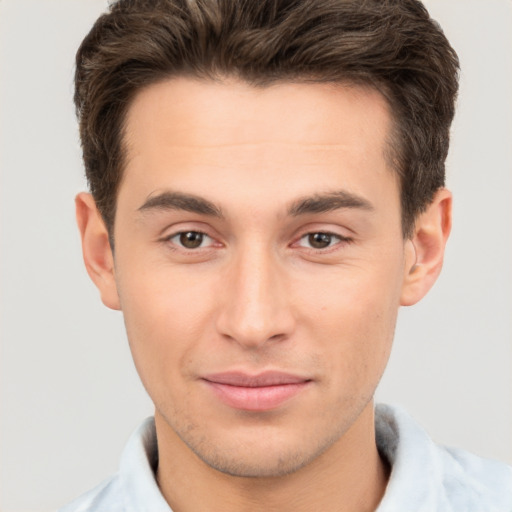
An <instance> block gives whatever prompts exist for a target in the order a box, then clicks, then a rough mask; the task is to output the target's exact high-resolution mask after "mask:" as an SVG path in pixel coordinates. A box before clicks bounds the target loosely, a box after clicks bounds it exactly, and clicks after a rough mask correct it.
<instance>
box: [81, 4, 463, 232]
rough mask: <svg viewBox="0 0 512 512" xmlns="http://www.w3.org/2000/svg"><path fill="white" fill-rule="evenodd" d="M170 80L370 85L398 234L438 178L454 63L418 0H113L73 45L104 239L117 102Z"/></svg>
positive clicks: (116, 151) (117, 175)
mask: <svg viewBox="0 0 512 512" xmlns="http://www.w3.org/2000/svg"><path fill="white" fill-rule="evenodd" d="M177 75H188V76H194V77H199V78H214V77H219V76H221V77H222V76H236V77H238V78H240V79H242V80H245V81H247V82H248V83H250V84H253V85H255V86H264V85H266V84H270V83H272V82H276V81H286V80H290V81H312V82H341V83H352V84H354V83H355V84H362V85H366V86H371V87H374V88H376V89H378V90H379V91H380V92H381V93H382V94H384V96H385V97H386V98H387V101H388V102H389V104H390V107H391V111H392V115H393V117H394V129H393V134H391V137H390V143H391V152H390V156H391V159H392V162H393V167H394V168H395V170H396V171H397V172H398V173H399V175H400V182H401V207H402V228H403V232H404V236H410V234H411V232H412V228H413V226H414V220H415V218H416V217H417V215H418V214H419V213H421V212H422V211H423V210H424V209H425V208H426V206H427V205H428V204H429V203H430V202H431V201H432V198H433V196H434V194H435V192H436V190H438V189H439V188H440V187H442V186H443V185H444V179H445V178H444V177H445V168H444V162H445V159H446V155H447V152H448V144H449V129H450V125H451V122H452V119H453V115H454V103H455V98H456V94H457V88H458V58H457V55H456V53H455V52H454V50H453V49H452V47H451V46H450V44H449V43H448V41H447V39H446V37H445V36H444V34H443V32H442V30H441V29H440V27H439V26H438V24H437V23H436V22H435V21H433V20H432V19H431V18H430V17H429V14H428V12H427V10H426V9H425V7H424V6H423V5H422V4H421V2H419V1H418V0H119V1H117V2H115V3H113V4H112V5H111V6H110V10H109V12H108V13H106V14H104V15H102V16H101V17H100V18H99V19H98V20H97V21H96V23H95V24H94V26H93V28H92V29H91V31H90V32H89V34H88V35H87V36H86V38H85V39H84V41H83V42H82V44H81V46H80V48H79V50H78V53H77V56H76V74H75V105H76V110H77V116H78V119H79V123H80V136H81V140H82V148H83V158H84V163H85V169H86V175H87V179H88V182H89V186H90V189H91V192H92V194H93V196H94V199H95V201H96V204H97V205H98V208H99V211H100V212H101V214H102V217H103V219H104V221H105V223H106V226H107V228H108V230H109V232H110V234H111V236H112V233H113V225H114V218H115V211H116V196H117V190H118V186H119V183H120V180H121V176H122V172H123V166H124V156H125V155H124V153H125V151H124V149H123V125H124V120H125V117H126V112H127V109H128V107H129V105H130V102H131V100H132V99H133V98H134V96H135V95H136V94H137V93H138V92H139V91H140V90H141V89H143V88H144V87H146V86H148V85H150V84H153V83H155V82H158V81H161V80H163V79H166V78H170V77H173V76H177Z"/></svg>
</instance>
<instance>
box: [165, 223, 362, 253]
mask: <svg viewBox="0 0 512 512" xmlns="http://www.w3.org/2000/svg"><path fill="white" fill-rule="evenodd" d="M190 234H194V235H196V236H197V235H199V236H200V237H201V241H200V244H199V245H198V246H197V247H185V246H184V245H183V240H182V239H181V237H183V236H184V235H190ZM316 235H320V236H321V237H328V238H329V241H328V243H329V245H327V246H326V247H306V246H304V245H301V244H300V242H301V241H302V240H305V239H308V240H309V242H310V243H311V238H310V237H313V236H316ZM205 237H206V238H209V239H210V240H211V241H212V242H213V243H210V244H209V245H208V246H206V247H203V246H202V244H203V243H204V241H205V240H204V239H205ZM173 239H177V240H176V241H174V242H173ZM333 239H334V240H337V241H336V243H332V242H333ZM163 241H164V242H167V243H170V244H171V247H172V248H173V249H175V250H185V251H187V252H189V251H196V250H198V249H209V248H210V247H211V246H212V245H214V243H215V240H214V239H213V238H212V237H211V236H209V235H208V234H207V233H205V232H203V231H198V230H193V229H191V230H183V231H178V232H177V233H173V234H172V235H170V236H167V237H165V238H164V239H163ZM351 242H353V239H352V238H350V237H344V236H342V235H339V234H337V233H331V232H328V231H310V232H308V233H304V234H303V235H302V236H301V237H300V238H299V239H298V240H297V241H296V242H294V243H293V244H292V246H299V247H303V248H305V249H308V250H309V251H314V252H317V253H326V252H331V251H332V250H336V249H335V248H336V247H337V246H339V245H346V244H349V243H351ZM173 246H174V247H173Z"/></svg>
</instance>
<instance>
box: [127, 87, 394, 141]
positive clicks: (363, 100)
mask: <svg viewBox="0 0 512 512" xmlns="http://www.w3.org/2000/svg"><path fill="white" fill-rule="evenodd" d="M164 118H166V120H167V123H166V126H163V123H162V122H161V121H162V120H163V119H164ZM355 120H357V122H354V121H355ZM157 123H158V124H160V126H159V127H158V128H159V132H160V133H161V135H162V136H163V137H165V145H175V146H192V145H200V146H205V145H206V144H208V145H212V146H213V145H222V144H230V143H233V144H243V143H246V144H254V143H258V142H270V141H273V142H276V143H287V142H288V143H293V144H301V145H303V146H305V147H309V146H315V145H321V146H339V145H340V144H343V143H350V144H352V145H354V144H356V145H359V146H362V144H357V142H358V140H359V141H360V142H361V143H362V142H363V140H364V138H365V137H367V136H368V135H371V136H378V137H379V138H381V139H384V138H385V137H386V136H387V133H388V129H389V124H390V112H389V108H388V104H387V101H386V100H385V99H384V97H383V96H382V95H381V94H380V93H379V92H378V91H376V90H374V89H372V88H369V87H361V86H351V85H343V84H322V83H291V82H277V83H274V84H271V85H269V86H264V87H261V86H259V87H255V86H252V85H250V84H247V83H246V82H243V81H238V80H235V79H228V78H227V79H225V80H223V81H211V80H199V79H192V78H186V77H176V78H172V79H169V80H165V81H162V82H159V83H156V84H153V85H151V86H148V87H146V88H144V89H143V90H142V91H140V92H139V93H138V94H137V95H136V96H135V98H134V100H133V101H132V104H131V106H130V108H129V110H128V114H127V119H126V128H127V134H128V139H129V140H130V142H131V146H132V149H136V148H134V147H133V145H135V146H137V145H138V144H137V142H139V143H140V144H144V143H147V142H149V140H147V136H148V135H149V133H150V132H148V128H149V129H151V128H155V125H156V124H157ZM150 131H151V130H150ZM144 135H146V137H145V136H144Z"/></svg>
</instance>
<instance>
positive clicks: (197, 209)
mask: <svg viewBox="0 0 512 512" xmlns="http://www.w3.org/2000/svg"><path fill="white" fill-rule="evenodd" d="M138 210H139V211H140V212H144V211H151V210H184V211H187V212H191V213H197V214H199V215H208V216H210V217H218V218H222V217H223V215H222V211H221V210H220V208H219V207H217V206H216V205H215V204H213V203H212V202H210V201H208V200H207V199H204V198H203V197H200V196H196V195H193V194H184V193H182V192H172V191H166V192H163V193H161V194H158V195H156V196H150V197H149V198H148V199H146V201H145V203H144V204H143V205H142V206H141V207H140V208H139V209H138Z"/></svg>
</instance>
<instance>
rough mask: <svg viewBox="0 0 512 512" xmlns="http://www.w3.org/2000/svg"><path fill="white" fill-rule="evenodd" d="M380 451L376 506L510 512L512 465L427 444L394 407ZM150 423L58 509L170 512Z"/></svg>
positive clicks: (382, 416)
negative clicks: (114, 463)
mask: <svg viewBox="0 0 512 512" xmlns="http://www.w3.org/2000/svg"><path fill="white" fill-rule="evenodd" d="M375 418H376V420H375V426H376V432H377V445H378V448H379V452H380V453H381V455H383V456H384V457H385V458H386V459H387V460H388V461H389V463H390V465H391V476H390V479H389V482H388V485H387V488H386V492H385V495H384V498H383V499H382V502H381V504H380V505H379V507H378V509H377V511H376V512H511V511H512V468H511V467H509V466H507V465H505V464H502V463H500V462H496V461H492V460H487V459H482V458H480V457H476V456H475V455H471V454H469V453H467V452H464V451H462V450H454V449H450V448H442V447H439V446H437V445H436V444H434V443H433V442H432V440H431V439H430V438H429V437H428V436H427V434H426V433H425V431H424V430H423V429H422V428H421V427H419V426H418V425H417V424H416V423H415V422H414V420H412V418H411V417H410V416H408V415H407V414H406V413H405V412H404V411H403V410H401V409H399V408H397V407H390V406H387V405H378V406H377V407H376V413H375ZM157 461H158V453H157V444H156V433H155V424H154V420H153V418H148V419H147V420H146V421H144V423H143V424H142V425H141V426H140V427H139V428H138V429H137V430H136V431H135V433H134V434H133V435H132V437H131V438H130V440H129V441H128V444H127V445H126V448H125V449H124V451H123V455H122V457H121V463H120V468H119V472H118V473H117V474H116V475H114V476H113V477H112V478H111V479H109V480H107V481H106V482H104V483H103V484H101V485H99V486H98V487H96V488H95V489H93V490H91V491H89V492H88V493H86V494H84V495H83V496H81V497H80V498H78V499H76V500H75V501H73V502H72V503H70V504H69V505H67V506H65V507H64V508H62V509H60V511H59V512H85V511H87V512H121V511H122V512H145V511H147V512H172V511H171V508H170V507H169V505H168V504H167V502H166V501H165V499H164V498H163V496H162V494H161V493H160V490H159V488H158V485H157V483H156V480H155V473H154V470H155V468H156V465H157Z"/></svg>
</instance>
